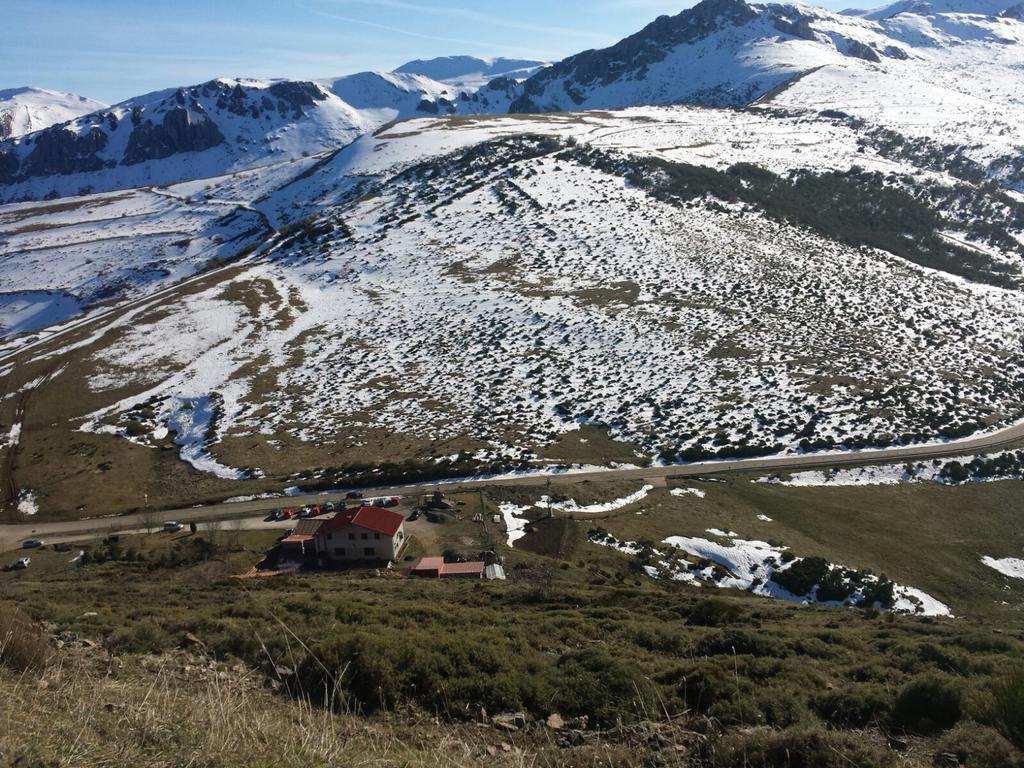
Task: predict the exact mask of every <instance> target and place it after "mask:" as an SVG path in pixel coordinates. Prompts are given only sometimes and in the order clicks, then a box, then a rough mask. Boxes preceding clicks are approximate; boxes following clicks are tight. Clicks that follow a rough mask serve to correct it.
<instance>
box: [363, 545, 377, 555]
mask: <svg viewBox="0 0 1024 768" xmlns="http://www.w3.org/2000/svg"><path fill="white" fill-rule="evenodd" d="M363 554H364V555H366V556H367V557H373V556H374V554H375V553H374V551H373V547H367V548H366V549H364V550H363Z"/></svg>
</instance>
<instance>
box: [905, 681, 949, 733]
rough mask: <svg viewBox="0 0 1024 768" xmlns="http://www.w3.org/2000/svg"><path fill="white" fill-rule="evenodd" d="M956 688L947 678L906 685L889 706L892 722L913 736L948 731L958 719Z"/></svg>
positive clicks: (913, 682) (912, 682)
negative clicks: (914, 733)
mask: <svg viewBox="0 0 1024 768" xmlns="http://www.w3.org/2000/svg"><path fill="white" fill-rule="evenodd" d="M961 702H962V694H961V691H960V688H959V687H957V686H956V685H955V684H954V683H953V682H951V681H950V680H949V679H947V678H942V677H935V676H929V677H922V678H918V679H916V680H913V681H911V682H910V683H908V684H907V685H906V686H905V687H904V688H903V690H902V691H900V694H899V696H897V697H896V703H895V704H894V705H893V711H892V717H893V722H894V723H895V724H896V725H898V726H901V727H903V728H906V729H907V730H910V731H914V732H917V733H926V734H927V733H934V732H936V731H944V730H947V729H949V728H952V727H953V726H954V725H956V724H957V722H959V720H960V717H961Z"/></svg>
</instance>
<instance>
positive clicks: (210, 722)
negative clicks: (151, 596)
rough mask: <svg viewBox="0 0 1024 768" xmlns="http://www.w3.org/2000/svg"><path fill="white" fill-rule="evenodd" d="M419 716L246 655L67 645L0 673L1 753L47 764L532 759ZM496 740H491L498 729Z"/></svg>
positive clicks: (452, 766)
mask: <svg viewBox="0 0 1024 768" xmlns="http://www.w3.org/2000/svg"><path fill="white" fill-rule="evenodd" d="M487 736H491V731H489V730H488V731H487V732H486V733H485V734H481V735H480V736H479V737H477V736H476V735H475V734H474V732H473V730H472V729H459V728H453V727H450V726H449V727H445V726H442V725H440V724H438V723H436V722H434V720H433V719H428V718H424V717H422V716H418V717H414V718H410V717H407V716H406V717H399V716H391V717H382V718H373V719H370V718H365V717H356V716H354V715H346V714H341V715H337V714H332V713H331V712H329V711H328V710H325V709H324V708H322V707H317V706H315V705H313V704H311V703H310V702H308V701H307V702H303V701H301V700H300V701H294V702H293V701H292V700H290V699H287V698H285V697H282V696H280V695H278V694H275V693H274V692H273V691H272V690H270V689H267V688H264V687H263V686H262V684H261V678H260V677H258V676H257V675H255V674H254V673H252V672H250V671H247V670H245V669H244V668H243V667H242V666H241V665H236V666H234V667H229V666H227V665H222V664H215V663H213V662H209V661H206V660H205V659H204V658H203V657H200V656H192V655H189V654H186V653H184V652H178V653H173V654H166V655H163V656H159V657H142V658H134V657H125V658H113V659H107V658H105V657H104V654H103V653H102V652H101V651H98V650H93V651H91V652H90V653H89V654H88V658H82V657H77V658H76V657H74V656H68V657H65V659H64V660H63V661H62V662H61V663H59V664H57V665H55V666H54V667H52V668H51V669H50V671H49V672H48V673H47V675H46V677H44V678H43V679H42V680H37V679H29V678H26V677H24V676H16V675H12V674H10V673H4V674H0V763H3V764H7V763H4V761H5V760H7V761H10V764H14V765H48V766H50V765H52V766H122V765H131V766H171V765H189V766H225V767H228V766H246V768H254V767H255V766H264V765H266V766H280V767H282V768H287V767H288V766H295V767H296V768H299V766H301V767H302V768H311V767H313V766H337V765H344V766H352V767H357V766H370V765H373V766H392V765H394V766H409V767H410V768H413V767H415V766H438V767H441V768H461V767H462V766H470V765H479V764H482V763H484V762H487V763H488V764H490V765H495V766H509V768H511V767H512V766H524V765H527V764H531V765H532V764H534V762H533V760H532V759H530V758H528V757H527V754H526V752H525V751H524V750H517V749H515V748H510V749H509V750H508V751H505V750H504V749H502V748H501V747H500V743H499V746H498V747H497V748H494V747H493V746H492V749H491V751H492V752H494V753H495V756H493V757H492V756H491V755H489V754H488V751H487V746H488V744H487V743H486V737H487ZM492 740H493V739H492Z"/></svg>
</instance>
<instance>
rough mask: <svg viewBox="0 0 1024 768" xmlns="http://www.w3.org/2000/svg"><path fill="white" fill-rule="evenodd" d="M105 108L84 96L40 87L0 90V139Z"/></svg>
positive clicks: (39, 129)
mask: <svg viewBox="0 0 1024 768" xmlns="http://www.w3.org/2000/svg"><path fill="white" fill-rule="evenodd" d="M106 107H107V105H106V104H104V103H103V102H101V101H96V100H94V99H88V98H86V97H85V96H76V95H75V94H73V93H62V92H60V91H47V90H44V89H43V88H27V87H26V88H10V89H8V90H0V140H2V139H9V138H12V137H15V136H22V135H24V134H26V133H32V132H33V131H41V130H43V129H44V128H49V127H50V126H51V125H56V124H57V123H63V122H67V121H68V120H74V119H75V118H76V117H79V116H81V115H86V114H89V113H90V112H95V111H96V110H98V109H106Z"/></svg>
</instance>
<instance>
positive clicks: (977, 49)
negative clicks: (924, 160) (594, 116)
mask: <svg viewBox="0 0 1024 768" xmlns="http://www.w3.org/2000/svg"><path fill="white" fill-rule="evenodd" d="M1014 2H1015V0H934V1H933V2H930V3H929V2H913V0H902V1H901V2H899V3H897V4H896V5H893V6H888V7H887V8H884V9H879V10H875V11H869V12H862V13H860V14H858V15H853V13H852V12H848V13H833V12H831V11H827V10H824V9H821V8H814V7H810V6H806V5H798V4H792V5H779V4H764V5H755V4H748V3H746V2H744V0H704V2H701V3H700V4H699V5H697V6H695V7H693V8H691V9H688V10H686V11H683V12H682V13H680V14H678V15H677V16H674V17H668V16H662V17H661V18H659V19H657V20H656V21H654V22H653V23H651V24H650V25H648V26H647V27H645V28H644V29H643V30H641V31H640V32H638V33H636V34H635V35H632V36H630V37H627V38H626V39H624V40H622V41H621V42H619V43H617V44H616V45H614V46H612V47H610V48H607V49H604V50H598V51H585V52H583V53H580V54H577V55H575V56H572V57H570V58H568V59H565V60H564V61H562V62H559V63H557V64H554V65H553V66H551V67H548V68H546V69H544V70H542V71H540V72H539V73H537V74H536V75H534V76H533V77H531V78H530V79H529V80H527V81H526V82H525V83H524V85H523V95H522V96H521V97H520V98H519V99H517V101H516V102H515V104H514V105H513V107H512V110H513V111H515V112H536V111H578V110H586V109H608V108H619V107H625V106H631V105H640V104H678V103H692V104H704V105H711V106H732V107H741V106H747V105H750V104H752V103H754V102H757V101H758V100H761V101H762V103H764V102H766V101H771V102H772V103H773V104H779V105H783V106H786V107H788V108H805V109H819V110H824V109H829V110H832V111H842V112H843V113H845V114H848V115H852V116H853V117H856V118H859V119H863V120H866V121H868V122H870V123H872V124H874V125H881V126H885V127H886V128H890V129H893V130H896V131H898V132H900V133H902V134H906V135H910V136H915V135H921V136H924V137H928V138H931V139H938V140H940V141H942V142H947V141H953V140H955V143H957V144H965V145H970V144H976V143H979V140H982V141H983V140H985V139H986V138H988V137H999V136H1002V138H1001V139H999V141H998V142H997V143H999V144H1000V152H1001V153H1002V152H1003V150H1005V153H1009V154H1012V150H1013V147H1014V146H1017V147H1019V146H1020V145H1022V144H1024V139H1022V135H1021V129H1020V125H1021V122H1022V121H1021V117H1022V116H1024V115H1022V113H1021V111H1020V110H1021V107H1022V106H1024V70H1022V68H1021V62H1022V61H1024V24H1022V23H1021V22H1020V21H1018V20H1017V19H1015V18H1013V14H1012V13H1007V14H1005V15H998V14H1003V12H1004V11H1006V10H1007V9H1008V8H1009V7H1010V6H1011V5H1013V3H1014ZM911 84H912V85H911ZM964 123H974V128H973V129H971V130H970V131H968V132H967V133H964V130H963V129H964ZM981 127H984V131H981V130H979V129H980V128H981ZM982 132H983V133H984V136H981V133H982Z"/></svg>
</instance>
